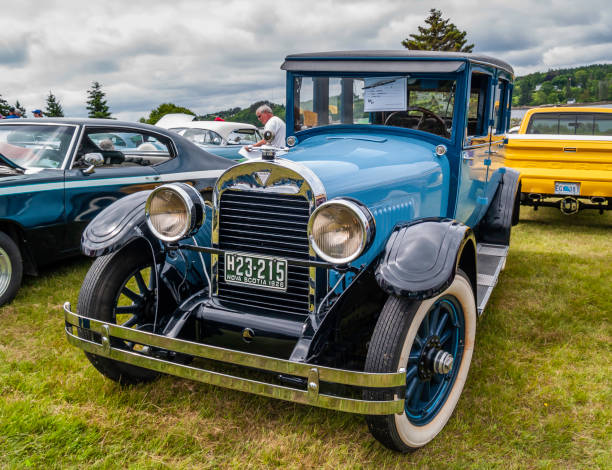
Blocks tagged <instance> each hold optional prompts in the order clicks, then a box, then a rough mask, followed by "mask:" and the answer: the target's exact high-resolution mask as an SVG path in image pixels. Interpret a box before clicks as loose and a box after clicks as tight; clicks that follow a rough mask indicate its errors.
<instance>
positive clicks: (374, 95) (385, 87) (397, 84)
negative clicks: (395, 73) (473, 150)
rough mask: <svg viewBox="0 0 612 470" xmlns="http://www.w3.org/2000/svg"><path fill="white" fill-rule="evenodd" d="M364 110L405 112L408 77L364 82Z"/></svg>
mask: <svg viewBox="0 0 612 470" xmlns="http://www.w3.org/2000/svg"><path fill="white" fill-rule="evenodd" d="M363 83H364V87H363V100H364V105H363V110H364V111H365V112H368V113H369V112H375V111H404V110H405V109H406V106H407V102H406V97H407V94H406V88H407V80H406V77H376V78H366V79H364V81H363Z"/></svg>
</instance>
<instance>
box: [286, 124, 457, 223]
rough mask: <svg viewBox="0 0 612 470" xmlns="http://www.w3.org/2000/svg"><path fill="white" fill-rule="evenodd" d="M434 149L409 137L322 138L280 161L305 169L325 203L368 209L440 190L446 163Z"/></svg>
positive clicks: (307, 142)
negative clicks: (347, 202)
mask: <svg viewBox="0 0 612 470" xmlns="http://www.w3.org/2000/svg"><path fill="white" fill-rule="evenodd" d="M435 146H436V144H435V143H432V142H427V141H424V140H423V139H420V138H418V137H413V136H404V135H402V136H400V135H392V134H389V135H385V134H380V135H375V136H372V135H364V134H360V133H336V134H333V133H326V134H324V135H317V136H313V137H310V138H308V139H306V140H305V141H303V142H302V143H300V144H299V145H298V146H297V147H295V148H293V149H291V151H290V152H289V153H288V154H287V155H284V156H283V158H287V159H290V160H293V161H295V162H298V163H300V164H302V165H305V166H307V167H308V168H310V170H312V171H313V172H314V173H315V174H316V175H317V176H318V178H319V179H320V180H321V182H322V183H323V186H324V187H325V191H326V194H327V199H332V198H334V197H338V196H349V197H354V198H356V199H358V200H360V201H361V202H363V203H365V204H368V205H369V204H375V202H376V201H381V200H385V199H387V198H389V197H399V196H400V195H401V194H407V193H414V192H418V193H422V192H423V191H428V190H431V189H432V188H433V187H435V186H438V185H441V181H442V176H443V173H445V172H447V171H448V162H447V160H446V158H439V157H436V155H435V151H434V149H435ZM435 215H438V214H435Z"/></svg>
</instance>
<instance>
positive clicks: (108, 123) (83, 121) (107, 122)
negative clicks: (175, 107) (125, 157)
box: [0, 117, 174, 135]
mask: <svg viewBox="0 0 612 470" xmlns="http://www.w3.org/2000/svg"><path fill="white" fill-rule="evenodd" d="M25 123H28V124H71V125H78V126H83V125H90V126H105V127H123V126H125V127H132V128H135V129H141V130H148V131H155V132H161V133H163V134H168V132H167V131H166V129H163V128H161V127H157V126H152V125H151V124H143V123H142V122H133V121H117V120H115V119H91V118H55V117H49V118H46V117H43V118H27V119H23V118H20V119H2V120H0V125H9V124H25ZM171 135H174V134H171Z"/></svg>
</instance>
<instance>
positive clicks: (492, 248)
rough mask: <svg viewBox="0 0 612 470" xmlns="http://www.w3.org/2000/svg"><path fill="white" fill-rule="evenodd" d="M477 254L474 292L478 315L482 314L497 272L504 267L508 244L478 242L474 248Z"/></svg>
mask: <svg viewBox="0 0 612 470" xmlns="http://www.w3.org/2000/svg"><path fill="white" fill-rule="evenodd" d="M476 251H477V256H478V277H477V284H478V286H477V289H476V294H477V296H478V301H477V304H478V316H480V315H482V312H483V311H484V309H485V307H486V306H487V302H488V301H489V297H491V293H492V292H493V288H494V287H495V284H497V279H498V278H499V273H500V272H501V271H502V269H504V266H505V264H506V256H508V246H506V245H491V244H489V243H479V244H478V247H477V249H476Z"/></svg>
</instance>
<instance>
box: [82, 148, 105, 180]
mask: <svg viewBox="0 0 612 470" xmlns="http://www.w3.org/2000/svg"><path fill="white" fill-rule="evenodd" d="M83 161H84V162H85V163H86V164H87V165H89V166H88V167H87V168H85V169H84V170H83V173H85V174H86V175H90V174H92V173H93V172H94V171H95V170H94V168H95V167H97V166H102V165H104V157H103V156H102V154H101V153H97V152H93V153H86V154H85V155H83Z"/></svg>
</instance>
